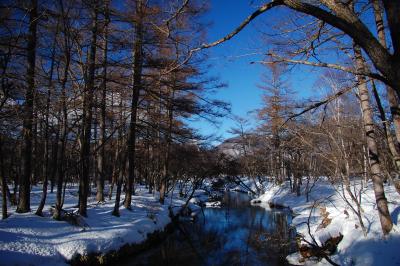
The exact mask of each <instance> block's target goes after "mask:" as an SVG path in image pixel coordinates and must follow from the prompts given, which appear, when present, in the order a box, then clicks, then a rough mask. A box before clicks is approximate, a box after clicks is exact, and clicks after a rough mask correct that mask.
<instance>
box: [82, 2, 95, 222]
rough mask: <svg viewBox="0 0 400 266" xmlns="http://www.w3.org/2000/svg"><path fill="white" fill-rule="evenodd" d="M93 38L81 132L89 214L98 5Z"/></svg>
mask: <svg viewBox="0 0 400 266" xmlns="http://www.w3.org/2000/svg"><path fill="white" fill-rule="evenodd" d="M92 12H93V18H92V40H91V44H90V52H89V57H88V61H87V63H88V65H87V73H86V75H85V79H86V80H85V90H84V93H83V114H82V132H81V156H80V159H81V171H80V175H81V176H80V179H79V214H80V215H82V216H85V217H86V216H87V198H88V193H89V179H90V140H91V129H92V116H93V95H94V72H95V63H96V45H97V44H96V41H97V16H98V10H97V5H96V6H95V7H93V10H92Z"/></svg>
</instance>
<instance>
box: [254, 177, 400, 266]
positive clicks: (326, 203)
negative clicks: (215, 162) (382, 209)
mask: <svg viewBox="0 0 400 266" xmlns="http://www.w3.org/2000/svg"><path fill="white" fill-rule="evenodd" d="M304 183H305V182H303V184H304ZM358 188H360V186H358ZM265 189H266V190H265V191H266V193H264V194H263V195H262V196H260V197H259V198H258V199H255V200H253V202H254V203H257V204H260V205H261V206H264V207H266V208H268V207H269V205H280V206H285V207H289V208H291V210H292V211H293V213H294V215H295V217H294V218H293V221H292V224H293V225H294V226H296V230H297V232H298V233H299V234H301V235H303V236H304V237H305V239H306V240H307V241H310V242H313V240H312V238H311V237H310V234H309V233H308V226H307V222H308V221H309V225H310V232H311V234H312V235H313V236H314V238H315V241H316V242H317V243H318V244H319V245H321V243H324V242H325V241H326V240H327V239H329V238H331V237H337V236H339V235H340V234H341V235H343V239H342V241H341V242H340V243H339V245H338V248H337V252H336V253H335V254H334V255H332V256H331V259H332V260H333V261H334V262H336V263H337V264H339V265H363V266H364V265H385V266H389V265H400V252H399V247H400V226H399V222H400V195H399V194H398V193H397V192H396V191H395V189H394V187H393V186H386V187H385V192H386V197H387V199H388V201H389V210H390V212H391V216H392V219H393V222H394V225H393V230H392V232H391V233H390V235H389V236H388V237H386V239H384V238H383V236H382V232H381V227H380V222H379V217H378V211H377V209H376V204H375V197H374V192H373V189H372V184H371V183H369V184H368V187H366V188H363V189H362V191H361V202H362V204H361V207H362V210H363V211H362V218H363V222H364V224H365V227H366V230H367V236H366V237H364V234H363V232H362V230H361V227H360V225H359V221H358V219H357V216H356V215H355V214H354V213H353V212H352V211H351V209H350V207H349V205H348V204H346V202H345V200H344V198H343V190H342V188H341V187H339V186H336V185H331V184H330V183H329V182H326V181H323V180H322V181H318V182H317V183H316V185H315V187H314V188H313V189H312V191H311V193H310V194H309V201H308V202H306V197H305V195H304V193H303V192H304V189H305V186H303V187H302V193H301V196H299V197H298V196H296V194H295V193H291V191H290V189H289V184H288V183H287V184H284V185H283V186H274V185H272V184H269V185H268V186H267V187H266V188H265ZM352 189H354V186H353V187H352ZM345 196H346V197H347V199H348V200H349V201H351V199H350V198H349V197H348V195H347V194H345ZM313 206H314V207H313ZM353 206H354V205H353ZM354 207H355V206H354ZM311 210H312V213H311V215H310V211H311ZM324 217H327V219H325V221H327V223H328V222H329V224H328V225H327V226H326V227H325V228H323V227H324V226H322V225H321V222H322V220H323V218H324ZM287 259H288V261H289V262H290V263H291V264H299V265H300V264H306V265H307V264H308V265H316V264H320V265H329V263H328V262H327V261H326V260H325V259H322V260H321V261H319V262H318V261H315V260H306V261H305V262H302V260H301V256H300V253H295V254H292V255H289V256H288V257H287ZM299 260H300V261H299Z"/></svg>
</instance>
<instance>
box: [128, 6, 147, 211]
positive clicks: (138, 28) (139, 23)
mask: <svg viewBox="0 0 400 266" xmlns="http://www.w3.org/2000/svg"><path fill="white" fill-rule="evenodd" d="M136 17H137V19H136V21H135V44H134V48H133V54H134V61H133V95H132V103H131V120H130V125H129V139H128V160H129V169H128V182H127V190H126V198H125V208H127V209H130V208H131V202H132V193H133V189H134V188H133V184H134V182H135V154H136V152H135V149H136V147H135V146H136V123H137V109H138V102H139V95H140V91H141V89H142V69H143V3H142V1H141V0H138V1H137V3H136Z"/></svg>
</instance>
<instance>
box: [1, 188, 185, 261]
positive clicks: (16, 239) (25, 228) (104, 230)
mask: <svg viewBox="0 0 400 266" xmlns="http://www.w3.org/2000/svg"><path fill="white" fill-rule="evenodd" d="M76 192H77V190H76V188H70V189H68V190H67V192H66V198H65V204H64V209H66V210H74V208H73V207H74V204H76V203H77V198H76ZM40 196H41V189H40V188H38V187H35V188H34V189H33V191H32V196H31V201H32V206H31V207H32V213H26V214H18V213H15V209H14V208H11V211H10V213H11V216H10V217H9V218H7V219H5V220H1V221H0V265H65V264H66V260H70V259H72V258H73V257H74V256H76V255H77V254H81V255H86V254H88V253H93V252H99V253H100V252H101V253H106V252H108V251H111V250H118V249H119V248H120V247H121V246H123V245H124V244H127V243H129V244H135V243H141V242H143V241H145V240H146V238H147V234H149V233H152V232H154V231H157V230H159V231H162V230H163V229H164V228H165V226H166V225H167V224H168V223H170V218H169V210H168V207H169V206H170V205H171V206H172V207H173V208H174V211H177V210H179V208H180V206H182V204H183V203H184V201H183V200H180V199H177V198H173V199H172V201H171V199H170V198H168V199H166V204H164V205H161V204H160V203H158V198H157V195H156V196H153V195H152V194H148V193H147V190H146V189H145V188H143V187H139V188H138V189H137V191H136V195H134V196H133V197H132V210H127V209H125V208H124V207H123V206H122V207H121V208H120V217H115V216H112V215H111V212H112V210H113V208H114V198H113V199H112V200H111V201H106V202H105V203H104V204H97V203H96V202H95V201H94V200H95V199H94V197H90V198H89V206H88V217H87V218H83V219H84V223H85V224H86V226H84V227H79V226H73V225H71V224H69V223H67V222H65V221H55V220H53V219H52V218H51V215H50V213H49V207H50V206H49V205H46V206H45V212H44V215H45V216H44V217H39V216H36V215H34V211H35V210H36V206H37V204H38V202H39V201H40ZM54 197H55V193H54V194H50V193H49V194H48V199H47V203H49V204H54V202H55V200H54ZM122 199H123V197H122ZM121 204H122V202H121Z"/></svg>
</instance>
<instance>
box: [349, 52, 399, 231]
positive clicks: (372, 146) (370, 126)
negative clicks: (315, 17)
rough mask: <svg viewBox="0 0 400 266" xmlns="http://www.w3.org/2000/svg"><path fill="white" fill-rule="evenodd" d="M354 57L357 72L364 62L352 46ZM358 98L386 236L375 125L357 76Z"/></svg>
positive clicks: (362, 81)
mask: <svg viewBox="0 0 400 266" xmlns="http://www.w3.org/2000/svg"><path fill="white" fill-rule="evenodd" d="M354 55H355V61H356V67H357V70H360V71H362V70H363V69H364V64H365V62H364V60H363V58H362V54H361V49H360V47H359V46H357V45H354ZM357 82H358V90H359V97H360V101H361V109H362V113H363V120H364V121H363V122H364V130H365V134H366V138H367V148H368V154H369V160H370V168H371V179H372V182H373V186H374V193H375V200H376V204H377V206H378V212H379V219H380V222H381V227H382V231H383V234H385V235H386V234H388V233H389V232H390V231H391V230H392V227H393V223H392V219H391V217H390V213H389V209H388V205H387V199H386V197H385V191H384V187H383V173H382V170H381V163H380V160H379V154H378V146H377V143H376V134H375V125H374V120H373V113H372V108H371V105H370V102H369V92H368V88H367V83H366V79H365V77H363V76H357Z"/></svg>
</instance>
